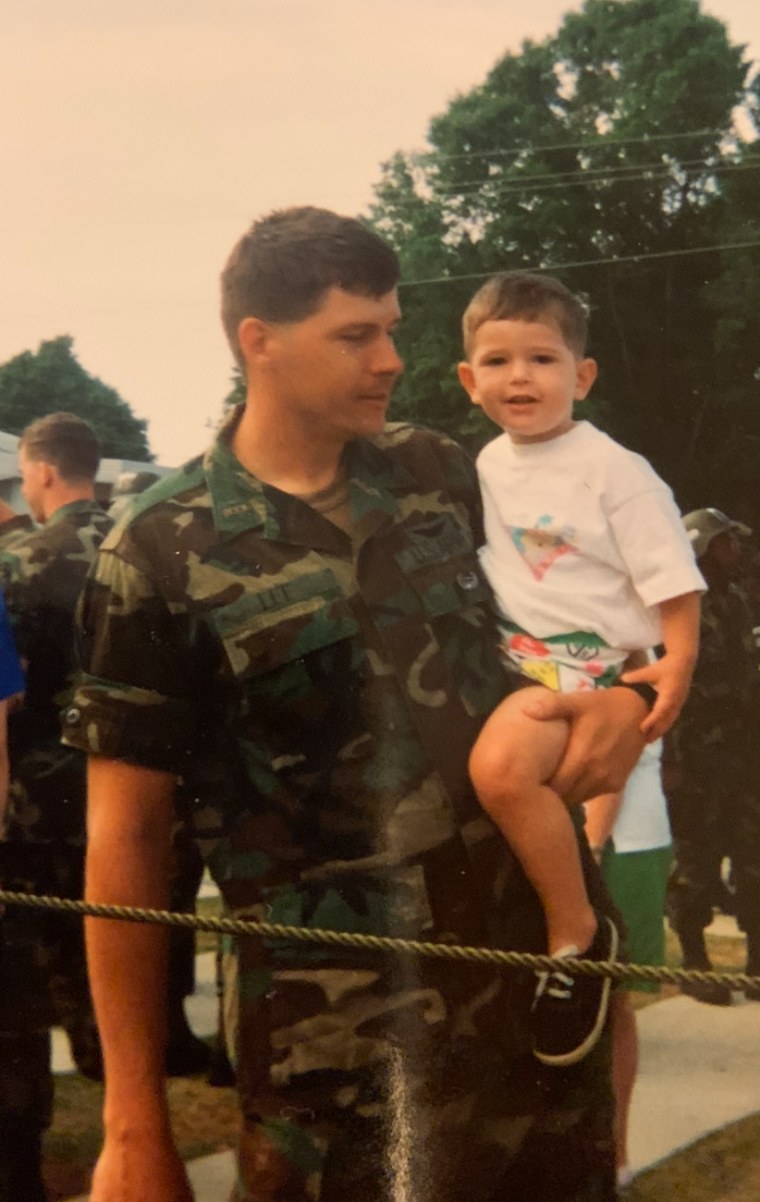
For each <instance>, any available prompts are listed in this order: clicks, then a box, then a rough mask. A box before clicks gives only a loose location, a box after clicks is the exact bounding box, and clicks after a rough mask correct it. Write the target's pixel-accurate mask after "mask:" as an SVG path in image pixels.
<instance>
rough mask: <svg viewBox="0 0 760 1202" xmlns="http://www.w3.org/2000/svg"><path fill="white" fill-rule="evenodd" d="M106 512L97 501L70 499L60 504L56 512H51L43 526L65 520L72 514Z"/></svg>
mask: <svg viewBox="0 0 760 1202" xmlns="http://www.w3.org/2000/svg"><path fill="white" fill-rule="evenodd" d="M93 510H94V511H95V512H96V513H105V510H104V509H103V508H102V507H101V506H100V505H98V502H97V501H68V502H67V503H66V504H65V505H60V506H59V507H58V509H56V511H55V513H51V515H50V517H49V518H47V519H46V520H45V521H44V522H43V523H42V524H43V526H55V524H56V523H57V522H63V521H65V520H66V518H68V517H71V516H72V514H76V513H84V514H90V513H92V512H93Z"/></svg>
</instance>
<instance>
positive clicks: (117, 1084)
mask: <svg viewBox="0 0 760 1202" xmlns="http://www.w3.org/2000/svg"><path fill="white" fill-rule="evenodd" d="M174 783H175V782H174V777H173V776H172V775H170V774H169V773H166V772H158V771H155V770H154V769H149V768H139V767H136V766H134V765H132V764H127V763H122V762H120V761H117V760H108V759H102V758H98V757H92V758H91V759H90V761H89V768H88V814H87V825H88V849H87V881H86V892H85V895H86V897H87V900H88V901H91V902H109V903H115V904H119V905H135V906H146V907H157V908H160V909H165V908H166V906H167V902H168V892H169V890H168V882H169V850H170V838H171V827H172V819H173V795H174ZM86 933H87V960H88V968H89V973H90V985H91V989H92V997H93V1001H94V1004H95V1012H96V1015H97V1020H98V1028H99V1031H100V1037H101V1041H102V1045H103V1057H104V1062H105V1080H106V1087H105V1101H104V1113H103V1119H104V1129H105V1143H104V1146H103V1151H102V1153H101V1155H100V1159H99V1161H98V1164H97V1167H96V1169H95V1174H94V1177H93V1184H92V1194H91V1199H92V1202H146V1199H151V1202H192V1193H191V1190H190V1186H189V1184H188V1181H187V1177H186V1175H185V1170H184V1167H183V1165H182V1161H181V1160H180V1158H179V1156H178V1154H177V1151H176V1149H175V1147H174V1143H173V1140H172V1135H171V1127H170V1123H169V1112H168V1106H167V1101H166V1091H165V1085H164V1047H165V1038H166V1033H165V1026H166V994H167V979H166V951H167V939H166V936H167V930H166V928H165V927H157V926H146V925H140V924H138V923H134V922H124V921H114V920H110V919H103V918H88V919H87V920H86Z"/></svg>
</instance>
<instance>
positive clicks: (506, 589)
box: [477, 422, 705, 651]
mask: <svg viewBox="0 0 760 1202" xmlns="http://www.w3.org/2000/svg"><path fill="white" fill-rule="evenodd" d="M477 467H478V475H479V477H480V485H481V489H482V492H483V504H484V510H485V532H486V544H485V546H484V547H483V548H482V549H481V552H480V555H481V560H482V564H483V569H484V571H485V573H486V575H487V577H488V579H489V581H490V583H491V587H492V588H493V590H494V593H495V594H496V598H497V600H498V602H499V605H500V606H501V609H502V611H503V613H504V615H505V616H506V617H507V618H509V620H510V621H512V622H514V623H516V625H518V626H521V627H522V628H523V629H524V630H527V631H528V632H529V633H530V634H533V635H535V636H536V637H537V638H546V637H547V636H549V635H557V634H564V633H566V632H571V631H576V630H584V631H593V632H595V633H596V634H598V635H599V636H600V637H601V638H603V639H604V641H605V642H606V643H608V644H609V646H610V647H615V648H620V649H622V650H630V651H634V650H643V649H646V648H649V647H653V646H656V644H657V643H659V642H660V641H661V631H660V622H659V614H658V612H657V609H656V608H655V607H656V606H657V605H658V604H659V603H660V602H662V601H667V600H669V599H670V598H671V597H678V596H681V595H682V594H684V593H691V592H695V591H700V592H702V591H704V589H705V582H704V579H703V578H702V575H701V573H700V571H699V569H698V568H697V565H696V562H695V559H694V552H693V549H692V547H691V544H690V543H689V540H688V538H687V537H686V532H685V530H684V528H683V525H682V523H681V518H680V514H679V512H678V509H677V507H676V504H675V502H674V500H673V494H672V492H671V491H670V489H669V488H668V486H667V484H665V483H664V482H663V481H662V480H661V479H660V478H659V476H658V475H657V474H656V472H655V471H654V470H653V469H652V468H651V467H650V465H649V464H648V463H647V461H646V459H643V458H642V456H641V455H637V454H635V453H634V452H633V451H629V450H626V448H625V447H621V446H620V444H619V443H616V442H615V441H614V440H613V439H611V438H610V437H609V436H608V435H607V434H604V433H603V432H602V431H601V430H598V429H596V427H595V426H592V425H590V424H589V422H577V423H576V424H575V425H573V426H572V428H571V429H570V430H568V431H567V433H565V434H561V435H559V436H558V437H556V438H551V439H548V440H547V441H546V442H533V443H513V442H512V439H511V438H510V437H509V435H508V434H502V435H500V437H498V438H495V439H494V441H493V442H491V443H489V444H488V446H486V447H485V448H484V449H483V451H482V452H481V453H480V455H479V457H478V461H477Z"/></svg>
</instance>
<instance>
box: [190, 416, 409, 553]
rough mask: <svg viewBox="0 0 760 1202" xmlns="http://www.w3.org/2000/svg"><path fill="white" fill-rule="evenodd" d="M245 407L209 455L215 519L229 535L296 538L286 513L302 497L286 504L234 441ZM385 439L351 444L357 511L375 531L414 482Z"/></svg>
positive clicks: (358, 520)
mask: <svg viewBox="0 0 760 1202" xmlns="http://www.w3.org/2000/svg"><path fill="white" fill-rule="evenodd" d="M242 413H243V406H238V407H237V408H236V409H235V410H233V412H232V413H231V414H230V416H229V417H228V418H227V419H226V420H225V422H224V424H223V425H222V427H221V428H220V430H219V432H218V434H217V437H216V439H215V441H214V442H213V443H212V445H211V447H210V448H209V450H208V451H207V452H206V454H205V456H204V458H203V473H204V477H205V480H206V484H207V487H208V490H209V494H210V497H211V506H212V510H213V514H214V525H215V527H216V529H217V531H218V532H219V535H220V536H221V537H222V538H224V539H227V538H234V537H235V535H237V534H240V533H242V532H243V531H245V530H256V531H259V532H260V533H261V535H262V537H264V538H272V539H286V540H287V541H290V537H289V533H288V531H287V530H286V529H284V523H283V517H284V515H286V514H287V513H288V511H289V510H291V511H292V509H294V508H295V506H296V505H298V506H299V507H300V505H301V504H302V503H301V502H297V501H296V500H294V499H292V498H291V502H292V505H291V506H289V505H288V504H287V502H285V505H284V506H283V504H282V498H283V497H284V496H285V494H284V493H281V492H280V491H279V490H278V489H273V488H270V487H269V486H267V485H265V484H263V483H262V482H261V480H259V479H258V478H257V477H256V476H254V475H253V474H252V473H251V472H249V471H248V470H247V469H246V468H245V467H244V466H243V464H242V463H241V462H240V460H239V459H237V458H236V457H235V455H234V454H233V452H232V450H231V446H230V443H231V440H232V437H233V434H234V432H235V429H236V427H237V425H238V422H239V421H240V418H241V416H242ZM383 442H384V436H383V435H380V436H379V438H378V439H377V440H370V439H366V438H360V439H357V440H356V441H355V442H352V443H349V445H348V447H347V448H346V465H347V470H348V478H349V486H350V499H351V516H352V519H353V522H354V524H355V525H356V527H357V528H362V529H363V532H364V533H369V532H370V531H372V532H373V531H374V530H375V529H376V528H378V526H379V525H381V524H384V522H385V521H386V520H387V519H388V518H389V517H390V516H391V515H392V514H393V513H395V511H396V508H397V500H396V497H397V493H398V492H399V491H401V492H404V493H406V492H409V490H410V487H414V478H413V477H412V475H411V474H410V473H409V472H408V471H407V470H406V468H404V467H403V466H402V465H401V464H400V463H399V462H398V461H397V459H396V457H395V456H389V455H387V454H386V453H385V451H384V449H383ZM275 498H277V499H278V503H277V504H276V503H275ZM323 520H325V521H326V519H323ZM285 524H286V525H287V526H290V524H291V523H290V522H289V521H288V522H287V523H285ZM297 525H298V526H300V525H301V523H297ZM298 541H300V539H299V540H298Z"/></svg>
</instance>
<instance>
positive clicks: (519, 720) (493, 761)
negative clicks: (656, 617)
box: [470, 687, 597, 955]
mask: <svg viewBox="0 0 760 1202" xmlns="http://www.w3.org/2000/svg"><path fill="white" fill-rule="evenodd" d="M543 692H544V690H543V689H542V688H540V687H537V688H535V689H534V688H525V689H520V690H519V691H518V692H517V693H512V694H511V695H510V696H509V697H507V698H505V700H504V701H503V702H502V703H501V705H499V706H498V707H497V709H496V710H494V712H493V714H492V715H491V717H490V718H489V719H488V721H487V722H486V724H485V726H484V727H483V730H482V731H481V734H480V737H479V739H478V741H477V743H476V744H475V747H474V748H473V751H472V755H471V757H470V775H471V778H472V782H473V785H474V787H475V791H476V792H477V794H478V798H479V800H480V803H481V805H482V806H483V808H484V809H485V810H486V812H487V813H488V814H489V815H490V817H491V818H492V819H493V821H494V822H495V823H496V825H497V826H498V827H499V829H500V830H501V831H502V832H503V834H504V836H505V837H506V839H507V841H508V843H509V845H510V847H511V848H512V850H513V851H514V853H515V855H516V856H517V858H518V860H519V861H520V864H521V865H522V867H523V870H524V872H525V875H526V876H527V877H528V880H529V881H530V882H531V884H532V885H533V887H534V889H535V890H536V892H537V894H538V896H539V898H540V899H541V903H542V905H543V909H544V915H545V917H546V927H547V941H548V950H549V954H550V955H553V954H555V953H556V952H558V951H560V950H561V949H563V948H567V947H569V946H574V947H576V948H577V949H578V951H579V952H584V951H586V949H587V948H588V946H589V944H590V943H591V941H592V940H593V938H594V935H595V933H596V929H597V919H596V915H595V913H594V910H593V909H592V907H591V905H590V903H589V900H588V895H587V893H586V886H585V883H584V879H583V870H582V868H581V862H580V856H579V854H578V846H577V842H576V836H575V830H574V827H573V823H572V821H571V818H570V815H569V813H568V810H567V806H566V805H565V803H564V801H563V800H562V798H561V797H560V796H559V794H558V793H556V792H555V791H554V789H552V788H550V787H549V786H548V785H547V784H546V781H549V780H551V778H552V776H553V775H554V773H555V771H556V770H557V767H558V766H559V763H560V761H561V759H562V756H563V755H564V752H565V747H566V745H567V739H568V726H567V723H566V722H564V721H541V722H538V721H536V719H534V718H529V717H528V716H527V715H526V714H525V713H524V712H523V711H524V707H525V705H526V704H528V703H529V701H530V700H531V699H533V698H535V696H536V695H537V694H543Z"/></svg>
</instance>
